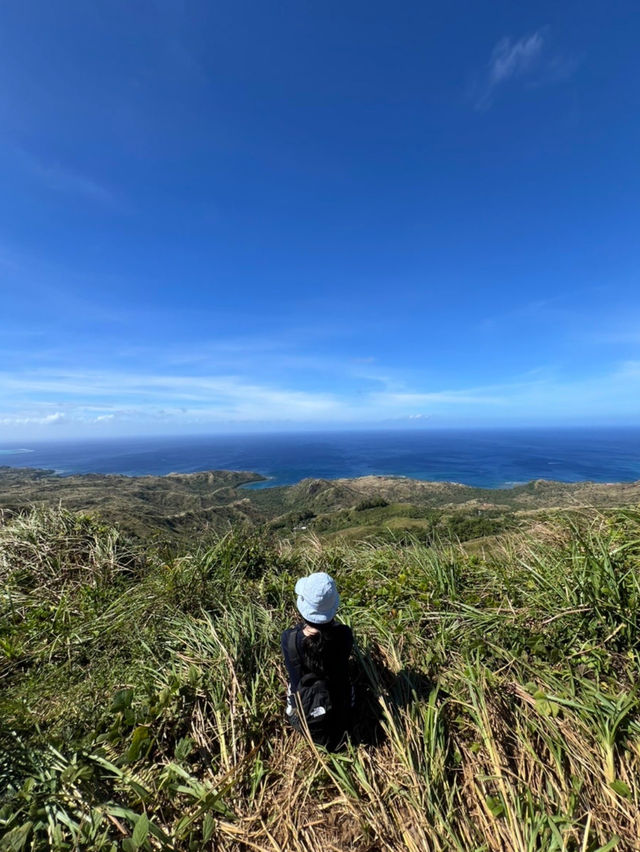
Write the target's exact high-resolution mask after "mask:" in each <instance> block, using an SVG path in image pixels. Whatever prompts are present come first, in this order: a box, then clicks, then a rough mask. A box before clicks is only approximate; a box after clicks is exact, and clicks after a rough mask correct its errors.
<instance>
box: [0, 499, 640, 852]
mask: <svg viewBox="0 0 640 852" xmlns="http://www.w3.org/2000/svg"><path fill="white" fill-rule="evenodd" d="M318 569H324V570H329V571H330V572H331V573H332V574H333V575H334V576H335V577H336V579H337V581H338V584H339V587H340V590H341V594H342V597H343V602H344V603H343V607H342V609H341V616H342V618H343V619H344V620H345V621H346V622H348V623H350V624H351V625H352V627H353V630H354V633H355V635H356V638H357V648H356V654H355V659H354V664H353V675H354V680H355V683H356V686H357V693H358V714H357V719H356V724H355V726H354V733H353V737H352V739H351V741H350V743H349V744H348V746H347V748H346V749H345V750H344V751H342V752H340V753H338V754H327V753H326V752H323V751H322V750H319V749H317V748H315V747H314V746H313V745H312V744H311V743H307V742H305V741H304V740H303V738H302V737H300V736H299V735H298V734H296V733H295V732H293V731H291V730H290V729H288V728H287V727H286V726H285V724H284V721H283V699H284V690H285V679H284V671H283V667H282V664H281V661H280V651H279V637H280V632H281V631H282V630H283V629H284V628H285V627H286V626H288V625H289V624H290V623H292V622H293V620H294V619H295V612H294V610H293V594H292V590H293V585H294V581H295V578H296V577H297V576H299V574H301V573H306V572H308V571H312V570H318ZM639 593H640V515H638V514H634V513H633V512H627V513H625V514H624V515H622V514H620V515H615V514H612V515H609V516H607V517H604V516H600V515H588V514H574V515H572V516H564V517H562V518H557V519H555V520H551V521H548V522H546V523H544V524H540V525H539V527H538V528H537V529H535V530H533V531H532V532H531V533H529V534H523V533H518V534H513V535H512V536H510V537H508V538H503V539H501V540H499V541H496V542H493V543H492V544H491V546H490V547H487V548H486V550H485V552H484V553H481V554H478V552H477V548H476V549H475V552H474V553H473V554H471V555H470V554H469V553H468V552H467V551H466V550H465V549H464V548H463V547H462V546H459V545H456V544H455V543H450V542H443V543H440V544H436V545H433V544H432V545H427V544H425V543H421V542H420V541H417V540H416V541H413V542H409V543H405V544H404V545H402V546H400V545H392V544H389V543H385V542H382V541H381V542H380V543H375V542H373V543H372V542H368V543H366V544H361V545H353V544H350V545H343V546H340V545H332V546H330V547H328V546H324V545H323V544H322V543H321V542H320V541H319V540H318V539H310V540H309V541H308V542H307V543H306V544H300V545H296V546H293V545H290V544H287V543H286V542H285V543H274V542H271V541H269V540H268V539H265V538H261V537H259V536H258V537H252V538H247V537H246V536H238V535H235V536H234V535H229V536H227V537H224V538H221V539H219V540H218V541H216V542H215V543H214V544H213V545H212V546H211V547H206V548H202V549H199V548H198V547H197V546H194V549H193V551H192V552H190V553H186V554H184V555H182V556H180V557H176V558H172V559H171V560H170V561H163V560H162V559H161V558H160V556H155V555H154V554H153V553H151V552H149V553H147V554H142V553H140V552H136V551H135V550H134V549H133V548H131V546H130V545H129V544H128V543H127V542H125V541H123V540H122V539H121V538H120V537H119V536H118V534H117V532H116V531H114V530H113V529H111V528H109V527H105V526H103V525H101V524H100V523H98V522H96V521H93V520H91V519H90V518H86V517H77V516H74V515H71V514H69V513H66V512H64V511H54V512H51V511H50V512H35V513H32V514H29V515H25V516H22V517H18V518H14V519H12V520H10V521H9V522H7V523H6V524H5V525H4V526H3V527H0V649H1V652H2V657H1V658H0V675H1V676H2V678H3V689H2V695H1V696H0V790H1V791H2V792H1V793H0V835H2V840H0V849H2V850H5V849H7V850H21V849H25V850H26V849H47V848H51V849H60V850H62V849H94V850H116V849H120V848H122V849H124V850H125V852H127V850H138V849H147V850H149V849H176V850H191V849H193V850H200V849H221V850H225V849H229V850H231V849H241V850H245V849H246V850H278V849H281V850H317V849H319V848H325V849H334V850H336V849H338V850H343V849H355V850H371V851H372V850H404V849H408V850H461V851H462V850H465V851H466V850H478V852H479V850H487V851H488V850H509V852H511V850H516V852H525V850H526V851H527V852H529V850H545V852H546V850H575V852H587V850H588V851H589V852H595V850H601V852H602V850H608V849H613V848H615V849H618V850H634V849H638V848H640V844H639V842H638V838H639V837H640V808H639V801H638V798H639V796H640V785H639V784H638V777H639V772H640V697H639V695H638V688H639V687H638V667H639V663H640V646H639V642H638V612H639V600H640V599H639Z"/></svg>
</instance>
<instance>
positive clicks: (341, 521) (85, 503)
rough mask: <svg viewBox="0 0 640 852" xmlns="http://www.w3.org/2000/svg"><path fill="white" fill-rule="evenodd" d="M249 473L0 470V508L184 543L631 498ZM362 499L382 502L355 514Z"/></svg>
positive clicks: (469, 522)
mask: <svg viewBox="0 0 640 852" xmlns="http://www.w3.org/2000/svg"><path fill="white" fill-rule="evenodd" d="M261 479H263V477H261V476H260V475H259V474H255V473H247V472H237V471H209V472H205V473H193V474H170V475H169V476H141V477H128V476H116V475H109V476H107V475H101V474H89V475H83V476H81V475H77V476H68V477H67V476H65V477H61V476H56V475H55V474H52V472H51V471H38V470H31V469H28V468H24V469H20V468H8V467H0V512H1V511H2V509H3V507H4V508H5V510H7V509H8V510H9V511H16V510H18V509H20V508H21V507H25V506H29V505H44V506H57V505H62V506H64V507H66V508H69V509H73V510H76V511H78V510H79V511H93V512H97V513H99V515H100V517H102V518H105V519H107V520H110V521H113V522H117V523H118V524H119V525H120V527H121V528H122V529H124V530H126V531H127V532H129V533H132V534H134V535H137V536H139V537H141V538H148V537H149V536H150V535H152V534H153V535H155V536H156V537H162V538H164V539H171V540H173V541H185V540H187V541H188V540H191V539H193V537H194V536H200V535H201V534H202V532H203V531H204V530H212V531H217V532H219V533H220V532H226V531H228V530H229V529H232V528H233V529H237V528H238V527H240V526H242V527H260V526H261V525H262V524H264V523H265V522H267V521H269V522H271V525H272V528H273V529H277V530H278V531H279V534H284V535H290V534H291V533H293V532H295V531H296V530H297V529H298V528H299V527H301V526H303V527H305V528H306V529H305V530H303V532H308V531H310V530H311V531H314V532H316V533H318V534H319V535H323V536H325V535H326V536H330V537H331V536H335V535H336V534H339V535H340V536H342V537H343V538H347V539H349V540H357V539H359V538H362V537H368V536H369V537H370V536H372V535H377V534H379V533H380V532H381V531H387V532H388V533H389V537H391V538H398V537H402V536H403V535H404V534H405V533H406V532H410V533H411V532H413V533H420V534H422V535H424V536H427V537H432V536H433V535H434V534H443V533H444V534H445V535H456V536H458V537H459V538H462V539H466V538H473V537H477V536H479V535H489V534H495V533H496V532H499V531H501V530H504V529H509V528H511V527H513V526H514V524H515V522H516V521H517V519H518V517H519V516H520V515H522V514H523V513H524V514H530V513H531V512H536V511H538V510H540V509H543V508H548V507H564V508H568V507H578V506H583V507H594V506H597V507H612V506H623V505H634V504H635V505H637V504H639V503H640V483H609V484H607V483H591V482H580V483H561V482H547V481H542V480H537V481H535V482H530V483H527V484H526V485H520V486H516V487H514V488H508V489H481V488H471V487H469V486H466V485H459V484H456V483H450V482H422V481H419V480H413V479H407V478H404V477H383V476H364V477H359V478H357V479H337V480H322V479H306V480H303V481H302V482H300V483H298V484H297V485H293V486H288V487H275V488H264V489H242V488H240V486H241V485H242V484H244V483H249V482H257V481H260V480H261ZM371 498H375V499H378V500H380V499H382V500H384V501H386V503H388V504H391V505H389V506H387V507H384V508H383V509H382V510H380V509H379V510H375V509H372V510H368V511H367V512H362V511H358V508H357V507H358V506H360V505H361V504H362V503H363V502H366V501H367V500H370V499H371Z"/></svg>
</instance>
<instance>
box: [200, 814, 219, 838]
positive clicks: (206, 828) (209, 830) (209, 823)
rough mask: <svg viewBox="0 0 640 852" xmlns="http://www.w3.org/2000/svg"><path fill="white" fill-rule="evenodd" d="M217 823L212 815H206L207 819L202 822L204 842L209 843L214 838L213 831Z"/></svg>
mask: <svg viewBox="0 0 640 852" xmlns="http://www.w3.org/2000/svg"><path fill="white" fill-rule="evenodd" d="M215 825H216V821H215V819H214V818H213V817H212V816H211V814H206V816H205V818H204V819H203V820H202V842H203V843H208V842H209V841H210V840H211V838H212V837H213V829H214V828H215Z"/></svg>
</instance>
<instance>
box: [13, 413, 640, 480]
mask: <svg viewBox="0 0 640 852" xmlns="http://www.w3.org/2000/svg"><path fill="white" fill-rule="evenodd" d="M0 453H1V454H2V463H3V464H5V465H11V466H15V467H21V466H22V467H25V466H28V467H42V468H47V469H53V470H56V471H58V472H60V473H62V474H71V473H123V474H127V475H130V476H140V475H145V474H154V475H160V474H166V473H171V472H182V473H189V472H193V471H198V470H215V469H227V470H252V471H256V472H257V473H261V474H263V475H264V476H266V477H269V481H268V482H267V483H265V484H266V485H286V484H291V483H294V482H298V481H299V480H300V479H303V478H305V477H324V478H329V479H334V478H338V477H352V476H364V475H368V474H383V475H396V476H408V477H413V478H417V479H432V480H439V481H453V482H463V483H466V484H469V485H476V486H483V487H490V488H498V487H504V486H508V485H512V484H514V483H518V482H527V481H529V480H531V479H557V480H561V481H564V482H577V481H580V480H586V479H590V480H594V481H597V482H617V481H633V480H637V479H640V428H615V429H614V428H609V429H587V428H584V429H536V430H523V429H509V430H506V429H505V430H473V431H471V430H466V431H463V430H448V431H445V430H427V429H425V430H419V431H418V430H415V431H403V432H401V431H375V432H374V431H368V432H364V431H363V432H323V433H319V432H318V433H310V432H305V433H297V434H291V433H288V434H269V435H224V436H211V437H202V436H198V437H166V438H159V437H153V438H127V439H125V438H120V439H113V440H99V441H98V440H94V441H58V442H55V443H53V442H49V443H43V442H38V443H35V442H34V443H29V442H27V443H25V442H22V443H21V444H20V445H18V444H17V443H16V444H14V445H11V444H8V443H3V444H1V445H0Z"/></svg>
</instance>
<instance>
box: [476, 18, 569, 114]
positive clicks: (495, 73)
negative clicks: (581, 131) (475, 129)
mask: <svg viewBox="0 0 640 852" xmlns="http://www.w3.org/2000/svg"><path fill="white" fill-rule="evenodd" d="M577 65H578V63H577V60H576V59H575V58H573V57H567V56H562V55H561V54H558V53H551V52H550V50H549V47H548V44H547V40H546V38H545V36H544V35H543V31H542V30H537V31H536V32H534V33H531V34H530V35H525V36H522V38H519V39H514V38H512V37H511V36H506V37H505V38H502V39H500V41H499V42H498V43H497V44H496V46H495V47H494V48H493V51H492V52H491V57H490V59H489V62H488V63H487V66H486V67H485V69H484V71H483V72H482V73H481V74H480V75H479V76H478V78H477V79H476V81H475V85H474V86H473V87H472V99H473V102H474V106H475V108H476V109H478V110H484V109H488V108H489V107H490V106H491V104H492V103H493V99H494V96H495V94H496V92H497V90H498V89H500V88H502V87H503V86H505V85H506V84H507V83H509V82H511V81H514V80H517V79H523V80H526V82H527V84H528V85H531V86H539V85H542V84H543V83H550V82H553V81H555V80H560V79H563V78H566V77H568V76H569V75H570V74H572V73H573V71H575V69H576V68H577Z"/></svg>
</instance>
